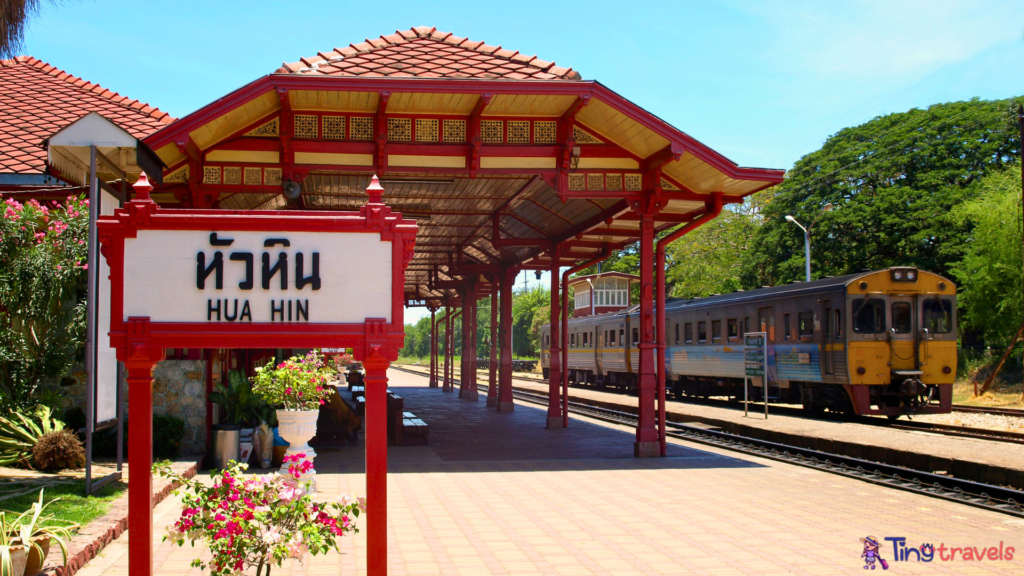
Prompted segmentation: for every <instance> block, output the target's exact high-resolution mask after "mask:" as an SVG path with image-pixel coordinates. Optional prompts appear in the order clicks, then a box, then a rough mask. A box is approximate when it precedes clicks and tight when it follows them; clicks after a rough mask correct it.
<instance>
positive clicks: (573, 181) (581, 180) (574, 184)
mask: <svg viewBox="0 0 1024 576" xmlns="http://www.w3.org/2000/svg"><path fill="white" fill-rule="evenodd" d="M586 185H587V178H586V176H585V175H584V174H569V190H585V189H586Z"/></svg>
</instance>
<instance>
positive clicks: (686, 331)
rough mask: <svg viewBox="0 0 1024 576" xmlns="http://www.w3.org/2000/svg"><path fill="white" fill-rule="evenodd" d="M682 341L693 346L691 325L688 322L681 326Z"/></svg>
mask: <svg viewBox="0 0 1024 576" xmlns="http://www.w3.org/2000/svg"><path fill="white" fill-rule="evenodd" d="M683 341H684V342H686V343H687V344H693V324H690V323H689V322H687V323H686V324H684V325H683Z"/></svg>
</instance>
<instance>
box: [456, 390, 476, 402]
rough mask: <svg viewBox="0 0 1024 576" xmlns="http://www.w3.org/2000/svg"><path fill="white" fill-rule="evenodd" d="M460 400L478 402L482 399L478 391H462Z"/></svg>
mask: <svg viewBox="0 0 1024 576" xmlns="http://www.w3.org/2000/svg"><path fill="white" fill-rule="evenodd" d="M459 398H462V399H463V400H472V401H473V402H476V401H477V400H479V399H480V392H478V391H477V390H464V391H460V392H459Z"/></svg>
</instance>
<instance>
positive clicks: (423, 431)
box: [401, 412, 430, 446]
mask: <svg viewBox="0 0 1024 576" xmlns="http://www.w3.org/2000/svg"><path fill="white" fill-rule="evenodd" d="M401 428H402V437H403V445H405V446H426V445H427V444H429V442H428V439H429V435H430V426H429V425H427V423H426V422H424V421H423V420H422V419H420V418H417V417H416V415H415V414H413V413H412V412H403V413H402V426H401Z"/></svg>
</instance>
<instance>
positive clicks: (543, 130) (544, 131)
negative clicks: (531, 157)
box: [533, 120, 558, 144]
mask: <svg viewBox="0 0 1024 576" xmlns="http://www.w3.org/2000/svg"><path fill="white" fill-rule="evenodd" d="M557 134H558V122H555V121H554V120H537V121H536V122H534V123H533V143H534V144H554V143H555V140H556V139H557Z"/></svg>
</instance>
